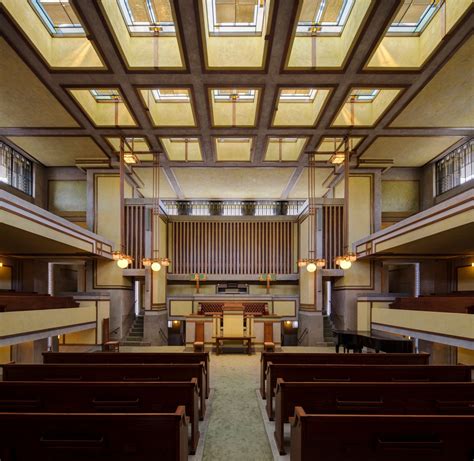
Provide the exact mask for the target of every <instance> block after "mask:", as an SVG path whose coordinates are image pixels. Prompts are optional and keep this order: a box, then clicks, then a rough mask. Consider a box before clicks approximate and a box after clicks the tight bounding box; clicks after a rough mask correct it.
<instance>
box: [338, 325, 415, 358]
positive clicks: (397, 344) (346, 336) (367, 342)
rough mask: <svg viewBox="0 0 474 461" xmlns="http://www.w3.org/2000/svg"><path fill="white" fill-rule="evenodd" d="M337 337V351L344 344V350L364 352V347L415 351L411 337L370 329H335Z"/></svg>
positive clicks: (390, 350)
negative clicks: (390, 334)
mask: <svg viewBox="0 0 474 461" xmlns="http://www.w3.org/2000/svg"><path fill="white" fill-rule="evenodd" d="M333 335H334V336H335V337H336V352H337V353H338V352H339V348H340V347H341V346H342V347H343V348H344V351H346V350H348V351H349V350H351V349H352V350H353V351H354V352H362V348H364V347H367V348H369V349H374V350H375V352H380V351H382V352H407V353H411V352H413V342H412V341H411V340H409V339H404V338H396V337H394V336H389V335H384V334H383V333H374V332H370V331H357V330H333Z"/></svg>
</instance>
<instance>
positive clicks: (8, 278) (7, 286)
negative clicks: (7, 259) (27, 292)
mask: <svg viewBox="0 0 474 461" xmlns="http://www.w3.org/2000/svg"><path fill="white" fill-rule="evenodd" d="M11 289H12V268H11V267H10V266H3V267H0V290H11Z"/></svg>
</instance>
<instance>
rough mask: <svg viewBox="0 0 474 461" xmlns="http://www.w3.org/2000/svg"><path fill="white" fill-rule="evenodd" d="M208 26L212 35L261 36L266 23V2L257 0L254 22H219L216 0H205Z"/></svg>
mask: <svg viewBox="0 0 474 461" xmlns="http://www.w3.org/2000/svg"><path fill="white" fill-rule="evenodd" d="M205 4H206V14H207V28H208V31H207V32H208V34H209V35H210V36H219V35H224V36H227V37H228V36H260V35H262V33H263V26H264V23H265V8H266V4H265V3H263V4H261V2H260V0H257V2H256V5H255V11H254V20H253V22H252V23H221V24H218V23H217V16H216V8H217V7H216V1H215V0H205Z"/></svg>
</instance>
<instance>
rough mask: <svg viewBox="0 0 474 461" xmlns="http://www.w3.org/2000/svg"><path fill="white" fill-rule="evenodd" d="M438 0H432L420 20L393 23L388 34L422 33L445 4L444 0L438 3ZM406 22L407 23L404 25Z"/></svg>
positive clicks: (406, 34)
mask: <svg viewBox="0 0 474 461" xmlns="http://www.w3.org/2000/svg"><path fill="white" fill-rule="evenodd" d="M435 2H436V0H432V2H431V5H428V6H427V7H426V9H425V11H424V12H423V13H422V15H421V17H420V19H419V21H418V22H417V23H416V24H415V23H391V24H390V26H389V28H388V30H387V34H386V35H388V36H392V37H393V36H410V35H414V36H418V35H420V34H421V33H422V32H423V31H424V30H425V29H426V27H427V26H428V24H429V23H430V22H431V20H432V19H433V18H434V17H435V15H436V13H437V12H438V10H439V9H440V8H441V6H442V5H444V3H445V2H444V0H442V1H440V2H439V3H438V4H437V5H436V4H435ZM402 7H403V6H402ZM403 24H405V25H403Z"/></svg>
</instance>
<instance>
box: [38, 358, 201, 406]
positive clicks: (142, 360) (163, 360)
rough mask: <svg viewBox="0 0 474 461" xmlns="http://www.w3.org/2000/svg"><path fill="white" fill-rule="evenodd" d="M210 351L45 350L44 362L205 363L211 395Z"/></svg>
mask: <svg viewBox="0 0 474 461" xmlns="http://www.w3.org/2000/svg"><path fill="white" fill-rule="evenodd" d="M209 361H210V357H209V352H194V353H193V352H120V354H115V353H107V352H43V363H79V364H80V363H156V364H157V363H204V369H205V370H206V398H207V397H209V379H210V378H209V377H210V366H209Z"/></svg>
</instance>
